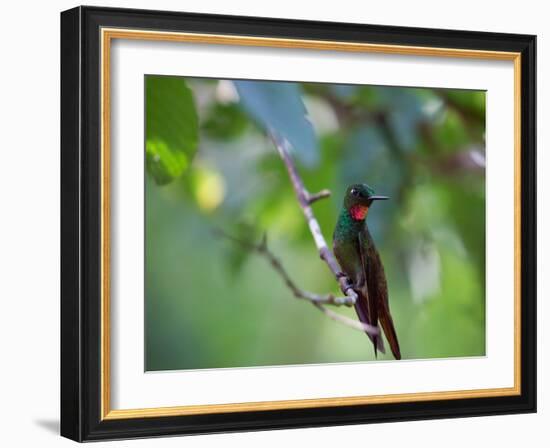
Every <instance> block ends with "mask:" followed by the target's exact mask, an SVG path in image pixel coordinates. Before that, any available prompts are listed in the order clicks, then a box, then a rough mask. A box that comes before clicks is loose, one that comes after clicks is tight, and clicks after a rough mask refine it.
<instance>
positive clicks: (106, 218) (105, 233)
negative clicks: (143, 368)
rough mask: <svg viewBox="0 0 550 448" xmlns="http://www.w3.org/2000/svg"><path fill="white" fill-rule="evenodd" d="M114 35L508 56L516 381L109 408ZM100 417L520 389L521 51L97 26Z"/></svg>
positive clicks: (419, 53) (349, 402) (492, 393)
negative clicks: (409, 390) (438, 389)
mask: <svg viewBox="0 0 550 448" xmlns="http://www.w3.org/2000/svg"><path fill="white" fill-rule="evenodd" d="M113 39H131V40H147V41H170V42H186V43H193V42H194V43H201V44H212V45H241V46H253V47H272V48H273V47H275V48H296V49H311V50H329V51H345V52H359V53H360V52H368V53H383V54H399V55H412V56H437V57H455V58H470V59H488V60H506V61H513V63H514V386H513V387H506V388H493V389H473V390H459V391H441V392H417V393H404V394H391V395H368V396H354V397H337V398H314V399H303V400H280V401H262V402H246V403H228V404H208V405H188V406H170V407H156V408H141V409H111V407H110V402H111V387H110V379H111V369H110V357H111V350H110V175H111V171H110V154H111V147H110V145H111V142H110V126H111V117H110V98H111V92H110V62H111V59H110V50H111V41H112V40H113ZM101 92H102V93H101V341H100V344H101V397H100V398H101V406H100V409H101V419H102V420H106V419H108V420H113V419H127V418H142V417H165V416H179V415H198V414H212V413H225V412H243V411H262V410H283V409H300V408H301V409H305V408H314V407H329V406H350V405H365V404H380V403H404V402H412V401H429V400H449V399H464V398H481V397H501V396H511V395H520V394H521V365H520V362H521V320H520V313H521V264H520V258H521V257H520V255H521V245H520V243H521V219H520V218H521V54H520V53H515V52H501V51H484V50H467V49H454V48H452V49H449V48H437V47H418V46H404V45H386V44H369V43H353V42H334V41H320V40H304V39H279V38H264V37H249V36H230V35H216V34H196V33H178V32H159V31H143V30H135V29H117V28H102V29H101Z"/></svg>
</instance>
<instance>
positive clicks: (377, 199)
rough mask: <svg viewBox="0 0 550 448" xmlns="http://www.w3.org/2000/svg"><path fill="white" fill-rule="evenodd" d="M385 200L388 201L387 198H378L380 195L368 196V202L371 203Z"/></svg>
mask: <svg viewBox="0 0 550 448" xmlns="http://www.w3.org/2000/svg"><path fill="white" fill-rule="evenodd" d="M387 199H389V197H388V196H380V195H374V196H369V200H371V201H385V200H387Z"/></svg>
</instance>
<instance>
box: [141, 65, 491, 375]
mask: <svg viewBox="0 0 550 448" xmlns="http://www.w3.org/2000/svg"><path fill="white" fill-rule="evenodd" d="M145 82H146V165H147V173H146V189H145V196H146V198H145V199H146V216H145V223H146V266H145V274H146V278H145V311H146V313H145V314H146V321H145V330H146V331H145V335H146V337H145V347H146V366H145V368H146V370H171V369H195V368H219V367H243V366H264V365H281V364H304V363H326V362H351V361H365V360H373V359H374V353H373V349H372V344H371V343H370V341H369V340H368V338H367V336H366V335H365V334H364V333H361V332H359V331H357V330H354V329H351V328H349V327H346V326H344V325H342V324H340V323H337V322H334V321H332V320H330V319H328V318H327V317H326V316H324V315H323V314H321V313H320V312H319V311H318V310H317V309H315V308H314V307H313V306H311V304H309V303H307V302H304V301H299V300H296V299H295V298H294V297H293V296H292V294H291V292H290V291H289V290H288V288H287V287H285V286H284V284H283V282H282V281H281V279H280V277H279V276H278V274H277V273H276V272H275V271H274V270H273V269H272V268H271V267H270V265H269V264H268V262H267V261H266V260H265V259H264V258H262V257H261V256H259V255H257V254H254V253H249V252H248V251H246V250H244V249H243V248H242V247H240V246H239V245H236V244H234V243H232V242H231V241H229V240H227V239H225V238H222V237H219V236H216V233H215V230H216V229H222V230H223V231H225V232H227V233H229V234H231V235H235V236H237V237H239V238H244V239H247V240H249V241H251V242H258V241H259V240H260V239H261V235H262V234H263V233H264V232H265V233H266V234H267V238H268V244H269V247H270V249H271V251H272V252H274V254H275V255H276V256H277V257H278V258H280V259H281V261H282V262H283V264H284V266H285V267H286V269H287V270H288V271H289V273H290V274H291V276H292V278H293V279H294V281H295V282H296V283H297V284H298V286H300V287H301V288H303V289H307V290H311V291H314V292H318V293H328V292H337V286H336V282H335V281H334V278H333V277H332V276H331V273H330V272H329V270H328V269H327V267H326V265H325V264H324V263H323V262H322V261H321V260H320V259H319V256H318V254H317V252H316V249H315V246H314V244H313V241H312V238H311V235H310V233H309V230H308V228H307V225H306V223H305V220H304V218H303V215H302V212H301V210H300V208H299V207H298V204H297V201H296V198H295V196H294V192H293V190H292V187H291V184H290V182H289V180H288V177H287V174H286V171H285V168H284V165H283V164H282V162H281V160H280V159H279V157H278V155H277V152H276V150H275V148H274V146H273V145H272V143H271V142H270V140H269V139H268V138H267V136H266V132H271V133H273V134H275V135H277V136H278V137H281V138H285V139H287V140H288V141H289V142H290V143H291V145H292V146H293V149H294V151H293V157H294V159H295V160H296V164H297V167H298V170H299V171H300V174H301V175H302V177H303V179H304V182H305V184H306V187H307V188H308V189H309V191H311V192H315V191H318V190H320V189H323V188H328V189H330V190H331V191H332V196H331V197H330V198H328V199H324V200H321V201H318V202H317V203H315V205H314V206H313V208H314V212H315V214H316V217H317V218H318V220H319V223H320V225H321V228H322V230H323V233H324V236H325V238H326V239H327V241H328V242H329V244H331V243H332V231H333V228H334V225H335V222H336V219H337V216H338V212H339V210H340V207H341V202H342V197H343V193H344V191H345V188H346V187H347V185H349V184H351V183H355V182H366V183H368V184H369V185H371V186H372V187H373V188H374V189H375V190H376V192H377V193H379V194H384V195H388V196H391V200H390V201H384V203H376V204H375V205H374V206H373V208H372V210H371V212H370V213H369V217H368V224H369V228H370V229H371V233H372V235H373V238H374V240H375V242H376V244H377V246H378V249H379V251H380V253H381V257H382V260H383V262H384V265H385V269H386V275H387V278H388V287H389V296H390V307H391V312H392V315H393V319H394V323H395V326H396V330H397V334H398V337H399V341H400V345H401V353H402V355H403V358H404V359H418V358H434V357H442V358H444V357H454V356H480V355H484V354H485V143H484V136H485V134H484V132H485V93H484V92H480V91H464V90H442V89H425V88H422V89H420V88H401V87H378V86H346V85H329V84H311V83H281V82H265V81H248V82H246V81H230V80H223V81H218V80H213V79H184V78H176V77H160V76H147V77H146V79H145ZM332 309H333V310H334V311H336V312H339V313H342V314H345V315H348V316H350V317H354V318H355V317H356V316H355V313H354V311H353V309H349V308H346V307H340V308H332ZM378 359H388V360H389V359H392V357H391V354H387V355H379V358H378Z"/></svg>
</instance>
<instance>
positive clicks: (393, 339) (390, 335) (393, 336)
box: [379, 304, 401, 359]
mask: <svg viewBox="0 0 550 448" xmlns="http://www.w3.org/2000/svg"><path fill="white" fill-rule="evenodd" d="M379 317H380V324H381V325H382V328H383V329H384V334H385V335H386V339H387V340H388V342H389V343H390V348H391V352H392V353H393V356H394V358H395V359H401V351H400V350H399V341H398V340H397V333H396V332H395V327H394V326H393V319H392V317H391V314H390V310H389V308H388V306H387V304H384V305H383V306H381V307H380V310H379Z"/></svg>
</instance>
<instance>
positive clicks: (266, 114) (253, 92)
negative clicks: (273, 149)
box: [234, 81, 318, 167]
mask: <svg viewBox="0 0 550 448" xmlns="http://www.w3.org/2000/svg"><path fill="white" fill-rule="evenodd" d="M234 83H235V86H236V88H237V92H238V93H239V98H240V101H241V104H242V106H243V107H244V109H245V110H246V111H247V113H248V114H249V115H250V116H251V117H252V118H253V119H254V120H255V121H256V122H257V123H258V124H259V125H260V126H261V127H262V128H264V130H265V131H267V132H270V133H273V134H274V135H275V136H276V137H277V138H283V139H286V140H287V141H288V142H289V143H290V145H291V146H292V148H293V150H294V151H295V153H296V155H297V156H298V158H299V160H300V161H301V162H302V163H303V164H304V165H306V166H308V167H312V166H314V165H315V164H316V163H317V160H318V146H317V139H316V137H315V132H314V130H313V126H312V124H311V122H310V121H309V120H308V119H307V110H306V107H305V105H304V103H303V101H302V97H301V91H300V87H299V85H298V84H297V83H290V82H270V81H234Z"/></svg>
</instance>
